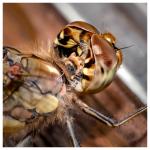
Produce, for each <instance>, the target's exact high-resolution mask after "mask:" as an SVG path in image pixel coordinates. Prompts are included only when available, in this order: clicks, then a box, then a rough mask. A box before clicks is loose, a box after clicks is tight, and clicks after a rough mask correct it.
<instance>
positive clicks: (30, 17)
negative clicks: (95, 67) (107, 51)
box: [3, 3, 147, 147]
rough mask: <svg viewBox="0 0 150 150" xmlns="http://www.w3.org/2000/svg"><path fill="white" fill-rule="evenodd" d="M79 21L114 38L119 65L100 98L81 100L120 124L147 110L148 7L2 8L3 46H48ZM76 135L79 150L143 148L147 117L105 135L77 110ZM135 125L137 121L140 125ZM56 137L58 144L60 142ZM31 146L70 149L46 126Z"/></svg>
mask: <svg viewBox="0 0 150 150" xmlns="http://www.w3.org/2000/svg"><path fill="white" fill-rule="evenodd" d="M76 20H82V21H86V22H88V23H90V24H92V25H94V26H95V27H97V29H99V31H101V32H111V33H113V34H114V35H115V36H116V38H117V44H116V45H117V47H126V46H130V45H133V46H132V47H130V48H127V49H123V57H124V59H123V65H122V66H121V68H120V70H119V72H118V73H117V76H116V78H115V80H114V82H113V83H112V84H111V85H110V86H109V87H108V88H106V89H105V90H104V91H103V92H101V93H98V94H95V95H86V96H84V97H83V96H81V99H82V100H83V101H85V102H86V103H87V104H89V105H90V106H92V107H93V108H95V109H97V110H99V111H101V112H103V113H104V114H106V115H109V116H113V117H114V118H116V119H121V118H123V117H124V116H125V115H127V114H128V113H130V112H133V111H135V110H136V109H137V108H139V107H141V106H142V105H143V104H146V91H147V4H146V3H138V4H136V3H130V4H128V3H120V4H119V3H112V4H111V3H107V4H106V3H87V4H86V3H84V4H81V3H79V4H78V3H74V4H73V3H72V4H67V3H66V4H65V3H62V4H59V3H57V4H56V3H55V4H46V3H45V4H42V3H41V4H32V3H30V4H27V3H26V4H23V3H21V4H19V3H17V4H15V3H13V4H11V3H9V4H7V3H5V4H3V44H4V45H7V46H12V47H15V48H18V49H23V48H25V47H31V50H32V47H33V44H35V43H36V42H37V41H38V42H41V41H42V42H45V41H46V42H47V41H49V42H50V43H52V42H53V40H54V39H55V37H56V35H57V34H58V32H59V31H60V30H61V28H63V27H64V26H65V25H66V24H67V23H69V22H72V21H76ZM74 117H75V131H76V135H77V138H78V139H79V141H80V143H81V146H102V147H106V146H107V147H117V146H119V147H120V146H133V147H134V146H147V132H146V129H147V121H146V113H145V114H141V115H139V116H138V117H136V118H135V119H133V120H132V121H130V122H129V123H127V124H125V125H123V126H121V127H119V128H115V129H110V128H109V127H106V126H105V125H103V124H101V123H99V122H98V121H96V120H95V119H93V118H91V117H88V116H87V115H85V114H83V113H82V112H80V110H78V109H76V112H75V113H74ZM139 120H140V121H139ZM60 137H61V138H60ZM34 146H71V143H70V140H69V137H68V134H67V131H66V129H65V127H64V126H62V125H60V124H57V123H56V125H53V126H52V125H50V126H49V128H46V129H43V130H42V131H41V133H40V134H38V135H37V136H36V137H35V138H34Z"/></svg>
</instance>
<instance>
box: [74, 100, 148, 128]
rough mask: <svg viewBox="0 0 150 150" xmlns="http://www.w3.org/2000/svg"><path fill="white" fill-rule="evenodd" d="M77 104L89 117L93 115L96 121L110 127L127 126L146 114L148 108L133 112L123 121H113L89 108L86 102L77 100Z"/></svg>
mask: <svg viewBox="0 0 150 150" xmlns="http://www.w3.org/2000/svg"><path fill="white" fill-rule="evenodd" d="M75 103H76V104H77V105H78V106H79V107H80V108H81V110H83V111H84V112H85V113H87V114H88V115H91V116H93V117H95V118H96V119H98V120H99V121H101V122H103V123H105V124H106V125H108V126H110V127H118V126H121V125H123V124H125V123H126V122H127V121H129V120H130V119H132V118H134V117H136V116H137V115H139V114H141V113H142V112H144V111H145V110H147V106H144V107H141V108H139V109H137V110H136V111H135V112H133V113H131V114H130V115H128V116H127V117H125V118H123V119H122V120H119V121H117V120H115V119H112V118H110V117H107V116H105V115H103V114H102V113H100V112H98V111H97V110H95V109H93V108H91V107H89V106H88V105H87V104H85V103H84V102H82V101H81V100H79V99H78V100H75Z"/></svg>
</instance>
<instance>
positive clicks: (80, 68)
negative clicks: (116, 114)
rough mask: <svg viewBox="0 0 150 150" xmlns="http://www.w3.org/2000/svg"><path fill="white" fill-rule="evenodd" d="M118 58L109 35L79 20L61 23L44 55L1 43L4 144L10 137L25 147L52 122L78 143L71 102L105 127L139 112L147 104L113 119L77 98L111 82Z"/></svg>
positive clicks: (145, 107)
mask: <svg viewBox="0 0 150 150" xmlns="http://www.w3.org/2000/svg"><path fill="white" fill-rule="evenodd" d="M122 60H123V57H122V49H121V48H117V47H116V38H115V36H114V35H113V34H112V33H110V32H106V33H100V32H99V31H98V30H97V29H96V28H95V27H94V26H93V25H91V24H88V23H86V22H82V21H75V22H72V23H69V24H68V25H66V26H65V27H64V28H63V29H62V30H61V31H60V32H59V34H58V35H57V37H56V39H55V40H54V42H53V45H52V47H51V50H50V51H48V52H46V53H45V52H44V51H41V52H39V53H38V52H31V51H30V52H23V51H21V50H18V49H16V48H13V47H9V46H4V47H3V91H4V92H3V93H4V95H3V107H4V109H3V128H4V129H3V132H4V146H7V142H8V141H9V142H10V139H11V138H12V137H13V138H16V139H18V138H19V140H18V141H17V143H16V144H15V146H26V144H27V143H28V142H29V141H31V140H32V136H33V135H34V133H36V132H39V131H40V129H41V128H44V127H47V126H48V125H49V124H54V123H55V122H56V121H59V122H61V123H62V124H64V125H65V126H66V128H67V129H68V131H69V135H70V137H71V140H72V145H73V146H75V147H78V146H80V144H79V142H78V140H77V138H76V136H75V132H74V127H73V116H71V113H70V110H73V109H74V106H77V107H78V108H80V109H81V110H82V111H83V112H84V113H86V114H88V115H90V116H92V117H94V118H96V119H98V120H99V121H100V122H102V123H104V124H105V125H107V126H109V127H118V126H121V125H123V124H124V123H126V122H128V121H129V120H131V119H132V118H134V117H136V116H137V115H139V114H141V113H142V112H144V111H145V110H146V109H147V106H144V107H141V108H139V109H137V110H136V111H135V112H133V113H131V114H130V115H128V116H127V117H124V118H123V119H122V120H119V121H118V120H115V119H112V118H111V117H109V116H106V115H104V114H102V113H101V112H99V111H97V110H95V109H93V108H92V107H90V106H88V105H87V104H86V103H85V102H83V101H82V100H80V98H79V96H78V95H79V94H94V93H98V92H101V91H103V89H104V88H106V87H107V86H108V85H110V83H111V82H112V81H113V79H114V77H115V75H116V72H117V70H118V69H119V67H120V65H121V64H122ZM20 136H22V137H21V138H20ZM30 139H31V140H30ZM5 141H7V142H5Z"/></svg>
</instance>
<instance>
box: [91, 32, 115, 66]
mask: <svg viewBox="0 0 150 150" xmlns="http://www.w3.org/2000/svg"><path fill="white" fill-rule="evenodd" d="M91 46H92V50H93V52H94V54H95V56H96V57H97V58H98V59H101V60H103V61H104V64H105V65H106V66H107V67H108V68H111V67H112V65H113V64H114V63H115V62H116V54H115V50H114V49H113V47H111V46H110V44H109V43H108V42H107V41H106V40H105V39H103V38H102V37H100V36H99V35H98V34H94V35H93V36H92V38H91Z"/></svg>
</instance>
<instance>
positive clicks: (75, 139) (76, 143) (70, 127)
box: [66, 117, 80, 147]
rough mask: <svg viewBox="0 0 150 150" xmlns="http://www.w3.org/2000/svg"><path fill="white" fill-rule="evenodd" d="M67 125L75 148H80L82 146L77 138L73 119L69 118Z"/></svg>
mask: <svg viewBox="0 0 150 150" xmlns="http://www.w3.org/2000/svg"><path fill="white" fill-rule="evenodd" d="M66 124H67V128H68V131H69V135H70V138H71V141H72V144H73V146H74V147H80V144H79V142H78V140H77V138H76V136H75V132H74V127H73V120H72V118H70V117H67V119H66Z"/></svg>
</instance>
